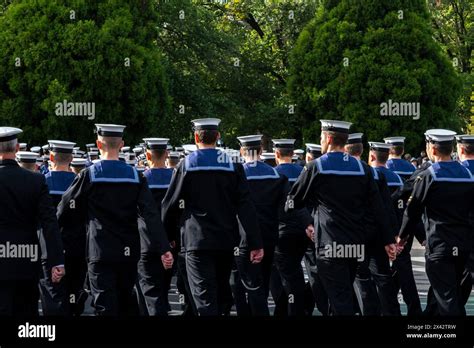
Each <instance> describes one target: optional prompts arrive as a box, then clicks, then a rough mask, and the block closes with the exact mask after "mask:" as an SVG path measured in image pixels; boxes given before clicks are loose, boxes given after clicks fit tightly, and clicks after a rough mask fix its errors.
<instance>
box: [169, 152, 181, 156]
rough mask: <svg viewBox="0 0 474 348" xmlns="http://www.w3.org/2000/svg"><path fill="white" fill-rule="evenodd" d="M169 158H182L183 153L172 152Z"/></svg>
mask: <svg viewBox="0 0 474 348" xmlns="http://www.w3.org/2000/svg"><path fill="white" fill-rule="evenodd" d="M168 157H170V158H180V157H181V153H179V152H177V151H170V153H169V155H168Z"/></svg>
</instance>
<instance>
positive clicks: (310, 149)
mask: <svg viewBox="0 0 474 348" xmlns="http://www.w3.org/2000/svg"><path fill="white" fill-rule="evenodd" d="M306 151H308V152H311V153H315V152H317V153H321V145H319V144H312V143H306Z"/></svg>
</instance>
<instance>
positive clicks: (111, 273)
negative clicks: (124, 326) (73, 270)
mask: <svg viewBox="0 0 474 348" xmlns="http://www.w3.org/2000/svg"><path fill="white" fill-rule="evenodd" d="M88 276H89V284H90V288H91V295H92V299H93V302H92V305H93V307H94V309H95V313H96V315H100V316H118V315H136V314H138V304H137V299H136V297H135V295H134V293H133V287H134V285H135V282H136V280H137V261H129V262H116V263H114V262H102V261H96V262H89V265H88Z"/></svg>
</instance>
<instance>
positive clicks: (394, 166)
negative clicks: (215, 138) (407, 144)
mask: <svg viewBox="0 0 474 348" xmlns="http://www.w3.org/2000/svg"><path fill="white" fill-rule="evenodd" d="M386 165H387V168H388V169H390V170H391V171H392V172H395V173H396V174H398V175H400V177H401V178H402V179H404V180H406V179H408V178H410V177H411V176H412V175H413V172H414V171H415V170H416V168H415V166H414V165H413V164H411V163H410V162H408V161H407V160H404V159H401V158H391V159H389V160H388V161H387V164H386Z"/></svg>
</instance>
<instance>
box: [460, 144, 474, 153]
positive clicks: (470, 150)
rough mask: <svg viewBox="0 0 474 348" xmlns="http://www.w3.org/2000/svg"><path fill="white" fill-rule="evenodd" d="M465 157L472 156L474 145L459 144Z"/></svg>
mask: <svg viewBox="0 0 474 348" xmlns="http://www.w3.org/2000/svg"><path fill="white" fill-rule="evenodd" d="M461 147H462V148H463V149H464V151H466V154H467V155H474V143H467V144H461Z"/></svg>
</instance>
